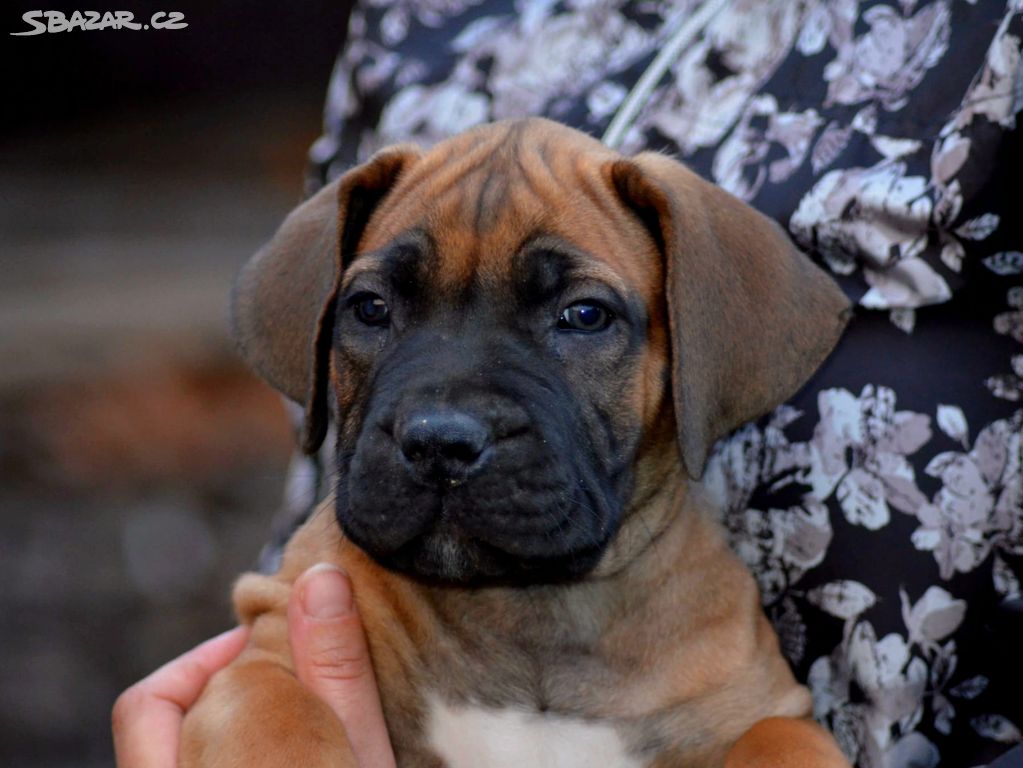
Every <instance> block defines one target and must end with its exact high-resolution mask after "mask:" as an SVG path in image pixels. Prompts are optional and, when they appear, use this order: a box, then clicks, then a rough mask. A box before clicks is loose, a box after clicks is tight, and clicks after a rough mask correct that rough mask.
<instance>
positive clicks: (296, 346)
mask: <svg viewBox="0 0 1023 768" xmlns="http://www.w3.org/2000/svg"><path fill="white" fill-rule="evenodd" d="M418 157H419V150H418V149H416V148H415V147H411V146H398V147H392V148H390V149H385V150H383V151H382V152H380V153H378V154H377V155H375V156H374V157H373V158H372V159H370V160H369V161H368V162H367V163H365V164H364V165H361V166H358V167H357V168H354V169H352V170H350V171H348V172H347V173H346V174H345V175H344V176H342V177H341V178H340V179H338V180H337V181H335V182H333V183H331V184H329V185H327V186H326V187H324V188H323V189H321V190H320V191H319V192H317V193H316V194H315V195H313V196H312V197H311V198H309V199H308V200H306V201H305V202H304V203H302V205H300V206H299V207H298V208H296V209H295V210H294V211H292V212H291V213H290V214H289V215H288V217H287V218H286V219H285V220H284V223H283V224H281V226H280V228H279V229H278V230H277V232H276V233H275V234H274V236H273V238H272V239H271V240H270V242H269V243H267V244H266V245H265V246H263V248H262V249H260V250H259V252H257V253H256V255H255V256H253V257H252V258H251V259H250V260H249V262H248V263H247V264H246V265H245V266H244V267H243V268H242V271H241V273H240V274H239V276H238V279H237V281H236V282H235V286H234V292H233V295H232V298H231V319H232V327H233V330H234V337H235V340H236V341H237V343H238V348H239V350H240V351H241V355H242V357H243V358H245V361H246V362H247V363H248V364H249V365H250V366H252V368H253V369H254V370H255V371H256V373H258V374H259V375H260V376H262V377H263V378H264V379H266V381H267V382H269V384H270V385H271V386H272V387H274V388H275V389H277V390H279V391H280V392H282V393H283V394H285V395H287V396H288V397H289V398H291V399H292V400H294V401H295V402H297V403H300V404H302V405H303V406H304V407H305V430H304V434H303V436H302V448H303V450H305V451H306V452H307V453H313V452H315V451H316V450H317V448H319V446H320V443H322V442H323V437H324V435H325V434H326V431H327V375H328V370H329V366H330V348H331V343H332V337H333V331H334V304H335V302H336V298H337V290H338V286H339V285H340V282H341V275H342V273H343V271H344V269H345V267H346V266H347V265H348V264H349V263H350V262H351V260H352V258H353V257H354V256H355V253H356V251H357V249H358V247H359V242H360V241H361V240H362V234H363V231H364V230H365V228H366V224H367V223H368V222H369V219H370V216H371V215H372V213H373V210H374V209H375V208H376V207H377V205H378V204H379V203H380V201H381V200H382V199H383V198H384V197H385V196H386V195H387V193H388V192H389V191H390V190H391V188H392V187H393V186H394V183H395V182H396V181H397V179H398V177H399V175H400V174H401V173H402V171H403V170H404V169H406V168H407V167H408V166H410V165H411V164H412V163H413V162H415V160H416V159H417V158H418Z"/></svg>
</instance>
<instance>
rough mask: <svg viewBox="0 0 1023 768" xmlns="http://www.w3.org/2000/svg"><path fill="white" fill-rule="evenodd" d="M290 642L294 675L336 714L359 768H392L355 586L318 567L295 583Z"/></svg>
mask: <svg viewBox="0 0 1023 768" xmlns="http://www.w3.org/2000/svg"><path fill="white" fill-rule="evenodd" d="M288 642H289V643H290V644H291V654H292V657H293V659H294V662H295V674H296V675H297V676H298V679H299V680H300V681H301V682H302V684H303V685H305V686H306V687H307V688H309V689H310V690H311V691H312V692H313V693H315V694H316V695H317V696H319V697H320V699H322V700H323V701H325V702H326V703H327V704H328V705H330V708H331V709H332V710H334V714H335V715H337V717H338V719H339V720H340V721H341V723H342V725H344V727H345V734H346V735H347V737H348V743H349V745H350V746H351V748H352V752H353V753H354V755H355V758H356V761H357V764H358V766H359V768H394V765H395V762H394V751H393V750H392V749H391V740H390V737H389V736H388V735H387V725H386V723H385V722H384V713H383V708H382V707H381V704H380V692H379V690H378V689H377V683H376V676H375V675H374V674H373V665H372V663H371V662H370V658H369V646H368V645H367V644H366V635H365V634H364V633H363V631H362V622H361V621H360V620H359V614H358V613H357V611H356V607H355V601H354V598H353V595H352V583H351V581H350V580H349V579H348V577H347V576H346V575H345V574H343V573H342V572H341V571H339V570H338V569H337V568H335V567H334V566H332V565H328V564H327V563H319V564H317V565H314V566H313V567H312V568H310V569H309V570H307V571H306V572H305V573H303V574H302V575H301V576H300V577H299V578H298V580H297V581H296V582H295V586H294V588H293V589H292V591H291V600H290V602H289V603H288Z"/></svg>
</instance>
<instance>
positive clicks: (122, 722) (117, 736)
mask: <svg viewBox="0 0 1023 768" xmlns="http://www.w3.org/2000/svg"><path fill="white" fill-rule="evenodd" d="M248 637H249V630H248V628H247V627H235V628H234V629H232V630H230V631H229V632H225V633H224V634H222V635H218V636H217V637H214V638H213V639H212V640H207V641H206V642H205V643H203V644H202V645H199V646H197V647H195V648H193V649H192V650H191V651H189V652H188V653H186V654H184V655H182V656H179V657H178V658H176V659H174V661H170V662H168V663H167V664H164V665H163V666H162V667H160V668H159V669H158V670H156V671H155V672H153V674H151V675H149V677H146V678H144V679H143V680H140V681H139V682H137V683H135V685H133V686H132V687H131V688H129V689H127V690H126V691H125V692H124V693H122V694H121V695H120V696H119V697H118V698H117V701H116V702H115V703H114V711H113V718H112V719H113V730H114V753H115V754H116V755H117V768H177V765H178V742H179V741H180V740H181V720H182V718H184V716H185V712H187V711H188V708H189V707H191V706H192V705H193V704H195V702H196V700H197V699H198V698H199V694H201V693H202V689H203V688H205V687H206V682H207V681H208V680H209V679H210V678H211V677H212V676H213V674H214V673H215V672H216V671H217V670H219V669H221V668H223V667H226V666H227V665H228V664H229V663H231V660H232V659H233V658H234V657H235V656H237V655H238V654H239V653H241V650H242V648H244V647H245V641H246V640H247V639H248Z"/></svg>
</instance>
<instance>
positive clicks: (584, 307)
mask: <svg viewBox="0 0 1023 768" xmlns="http://www.w3.org/2000/svg"><path fill="white" fill-rule="evenodd" d="M612 320H614V315H613V314H612V312H611V310H609V309H608V308H607V307H605V306H604V305H603V304H601V303H600V302H597V301H591V300H585V301H577V302H576V303H575V304H570V305H568V306H567V307H565V308H564V309H563V310H561V317H559V318H558V330H561V331H583V332H586V333H592V332H594V331H602V330H604V329H605V328H607V327H608V326H609V325H611V321H612Z"/></svg>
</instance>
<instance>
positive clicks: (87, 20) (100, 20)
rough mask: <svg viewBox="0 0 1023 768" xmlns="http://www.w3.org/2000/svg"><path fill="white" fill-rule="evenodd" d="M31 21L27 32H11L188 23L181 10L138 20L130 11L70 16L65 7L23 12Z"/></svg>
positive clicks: (17, 34)
mask: <svg viewBox="0 0 1023 768" xmlns="http://www.w3.org/2000/svg"><path fill="white" fill-rule="evenodd" d="M21 20H22V21H24V22H25V23H26V24H28V26H29V29H27V30H25V31H24V32H11V34H12V35H14V36H15V37H23V36H26V35H42V34H45V33H47V32H73V31H74V30H76V29H80V30H84V31H92V30H97V29H184V28H185V27H187V26H188V22H186V21H185V14H183V13H181V12H180V11H157V12H156V13H154V14H153V15H152V16H150V17H149V20H148V21H135V14H134V13H132V12H131V11H106V12H105V13H100V12H99V11H74V12H72V13H71V15H70V16H68V15H67V14H65V13H63V12H62V11H28V12H27V13H23V14H22V15H21Z"/></svg>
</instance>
